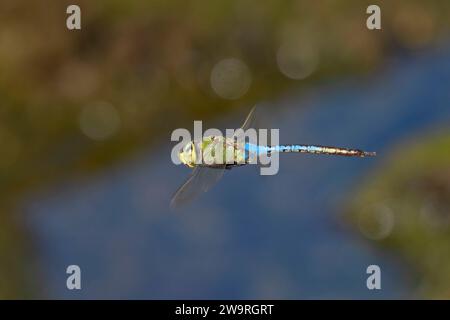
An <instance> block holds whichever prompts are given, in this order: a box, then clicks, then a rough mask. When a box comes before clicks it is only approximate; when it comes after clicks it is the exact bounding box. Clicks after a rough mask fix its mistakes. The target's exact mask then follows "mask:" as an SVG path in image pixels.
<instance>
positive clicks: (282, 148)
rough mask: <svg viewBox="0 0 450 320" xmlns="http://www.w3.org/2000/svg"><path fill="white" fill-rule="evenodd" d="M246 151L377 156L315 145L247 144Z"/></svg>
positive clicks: (370, 153)
mask: <svg viewBox="0 0 450 320" xmlns="http://www.w3.org/2000/svg"><path fill="white" fill-rule="evenodd" d="M245 150H246V151H248V152H254V153H257V154H269V153H272V152H300V153H314V154H330V155H338V156H347V157H371V156H375V152H366V151H362V150H358V149H347V148H337V147H326V146H314V145H300V144H292V145H277V146H270V147H266V146H258V145H254V144H250V143H246V144H245Z"/></svg>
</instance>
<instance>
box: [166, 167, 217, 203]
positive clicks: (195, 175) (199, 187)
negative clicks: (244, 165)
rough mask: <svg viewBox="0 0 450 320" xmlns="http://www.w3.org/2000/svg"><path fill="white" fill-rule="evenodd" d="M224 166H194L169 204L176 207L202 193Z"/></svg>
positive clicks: (213, 181) (208, 187)
mask: <svg viewBox="0 0 450 320" xmlns="http://www.w3.org/2000/svg"><path fill="white" fill-rule="evenodd" d="M224 170H225V166H224V167H223V168H222V167H215V168H208V167H195V168H194V169H193V171H192V174H191V175H190V177H189V178H188V179H187V180H186V182H185V183H184V184H183V185H182V186H181V187H180V188H179V189H178V190H177V192H175V194H174V196H173V197H172V200H171V201H170V206H171V207H172V208H177V207H180V206H182V205H185V204H187V203H189V202H191V201H192V200H194V199H195V198H196V197H198V196H199V195H201V194H202V193H204V192H206V191H208V190H209V189H210V188H211V187H212V186H213V185H215V184H216V183H217V181H219V180H220V178H222V176H223V172H224Z"/></svg>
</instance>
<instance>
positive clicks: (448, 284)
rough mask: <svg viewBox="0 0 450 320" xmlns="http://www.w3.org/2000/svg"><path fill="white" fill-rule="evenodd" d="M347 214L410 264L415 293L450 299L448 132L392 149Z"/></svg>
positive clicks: (449, 149)
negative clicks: (412, 268) (413, 276)
mask: <svg viewBox="0 0 450 320" xmlns="http://www.w3.org/2000/svg"><path fill="white" fill-rule="evenodd" d="M354 198H355V199H356V201H355V202H354V203H353V204H352V206H351V209H350V210H349V214H348V215H347V218H349V220H350V221H351V222H352V224H353V225H354V226H355V228H358V229H359V231H360V232H361V233H362V234H364V235H365V236H366V237H367V238H368V239H370V240H371V241H374V242H375V244H376V245H378V246H381V247H384V248H390V249H391V250H392V251H395V252H397V253H399V254H400V255H401V256H403V257H404V259H405V261H407V262H408V263H409V264H410V265H411V266H413V267H414V268H415V271H416V278H415V279H414V282H415V286H416V289H417V292H416V294H417V295H418V296H421V297H426V298H437V299H449V298H450V255H449V252H450V132H446V133H441V134H438V135H434V136H429V137H426V139H425V138H423V139H421V140H420V141H417V142H415V143H414V144H410V145H407V146H402V147H401V148H399V149H398V150H396V151H394V153H393V155H392V156H391V157H390V159H388V160H387V161H386V163H385V164H383V165H382V166H381V167H380V168H378V170H376V172H374V174H373V177H372V179H370V181H369V182H368V183H367V184H366V185H365V186H364V187H363V188H362V191H361V192H360V193H359V194H356V195H355V197H354Z"/></svg>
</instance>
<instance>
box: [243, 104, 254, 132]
mask: <svg viewBox="0 0 450 320" xmlns="http://www.w3.org/2000/svg"><path fill="white" fill-rule="evenodd" d="M255 110H256V106H254V107H253V108H252V110H250V112H249V113H248V115H247V118H245V121H244V123H243V124H242V126H241V129H242V130H244V131H245V130H247V129H250V128H254V129H256V112H255Z"/></svg>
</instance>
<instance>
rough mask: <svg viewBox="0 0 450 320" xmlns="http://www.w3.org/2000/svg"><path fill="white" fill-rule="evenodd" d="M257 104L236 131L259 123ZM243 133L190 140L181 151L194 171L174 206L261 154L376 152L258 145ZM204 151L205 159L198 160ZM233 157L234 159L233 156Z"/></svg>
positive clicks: (182, 158)
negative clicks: (243, 136) (226, 172)
mask: <svg viewBox="0 0 450 320" xmlns="http://www.w3.org/2000/svg"><path fill="white" fill-rule="evenodd" d="M255 109H256V108H255V107H253V108H252V109H251V111H250V113H249V114H248V116H247V118H246V119H245V121H244V123H243V125H242V126H241V127H240V129H242V130H238V131H236V132H239V133H244V132H245V131H247V130H248V129H250V128H252V127H253V126H254V125H255V119H256V118H255ZM239 138H240V137H239V134H235V135H233V136H230V137H224V136H212V135H211V136H206V137H203V138H202V140H201V141H194V140H193V141H190V142H188V143H186V144H185V145H184V146H183V148H182V149H181V150H180V152H179V154H178V158H179V160H180V162H181V163H183V164H184V165H186V166H187V167H189V168H190V169H192V173H191V175H190V176H189V177H188V179H187V180H186V181H185V182H184V183H183V184H182V185H181V187H179V188H178V190H177V191H176V192H175V194H174V195H173V197H172V200H171V202H170V207H171V208H178V207H181V206H183V205H185V204H187V203H189V202H191V201H192V200H194V199H195V198H197V197H198V196H200V195H201V194H202V193H204V192H207V191H208V190H209V189H210V188H211V187H212V186H214V185H215V184H216V183H217V182H218V181H219V180H220V179H221V178H222V176H223V174H224V172H225V170H230V169H233V168H236V167H240V166H243V165H247V164H250V163H254V162H252V161H251V159H255V158H256V157H258V156H261V155H264V156H269V155H270V154H272V153H275V152H277V153H284V152H296V153H310V154H326V155H335V156H346V157H373V156H375V155H376V153H375V152H367V151H362V150H359V149H348V148H340V147H327V146H320V145H304V144H291V145H274V146H264V145H258V144H254V143H251V142H246V141H245V140H242V139H239ZM217 150H220V151H222V153H221V155H220V156H219V157H217V156H215V154H214V153H215V152H216V153H217ZM230 154H231V156H230ZM200 155H201V157H202V161H198V158H199V156H200ZM229 159H231V161H230V160H229Z"/></svg>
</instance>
